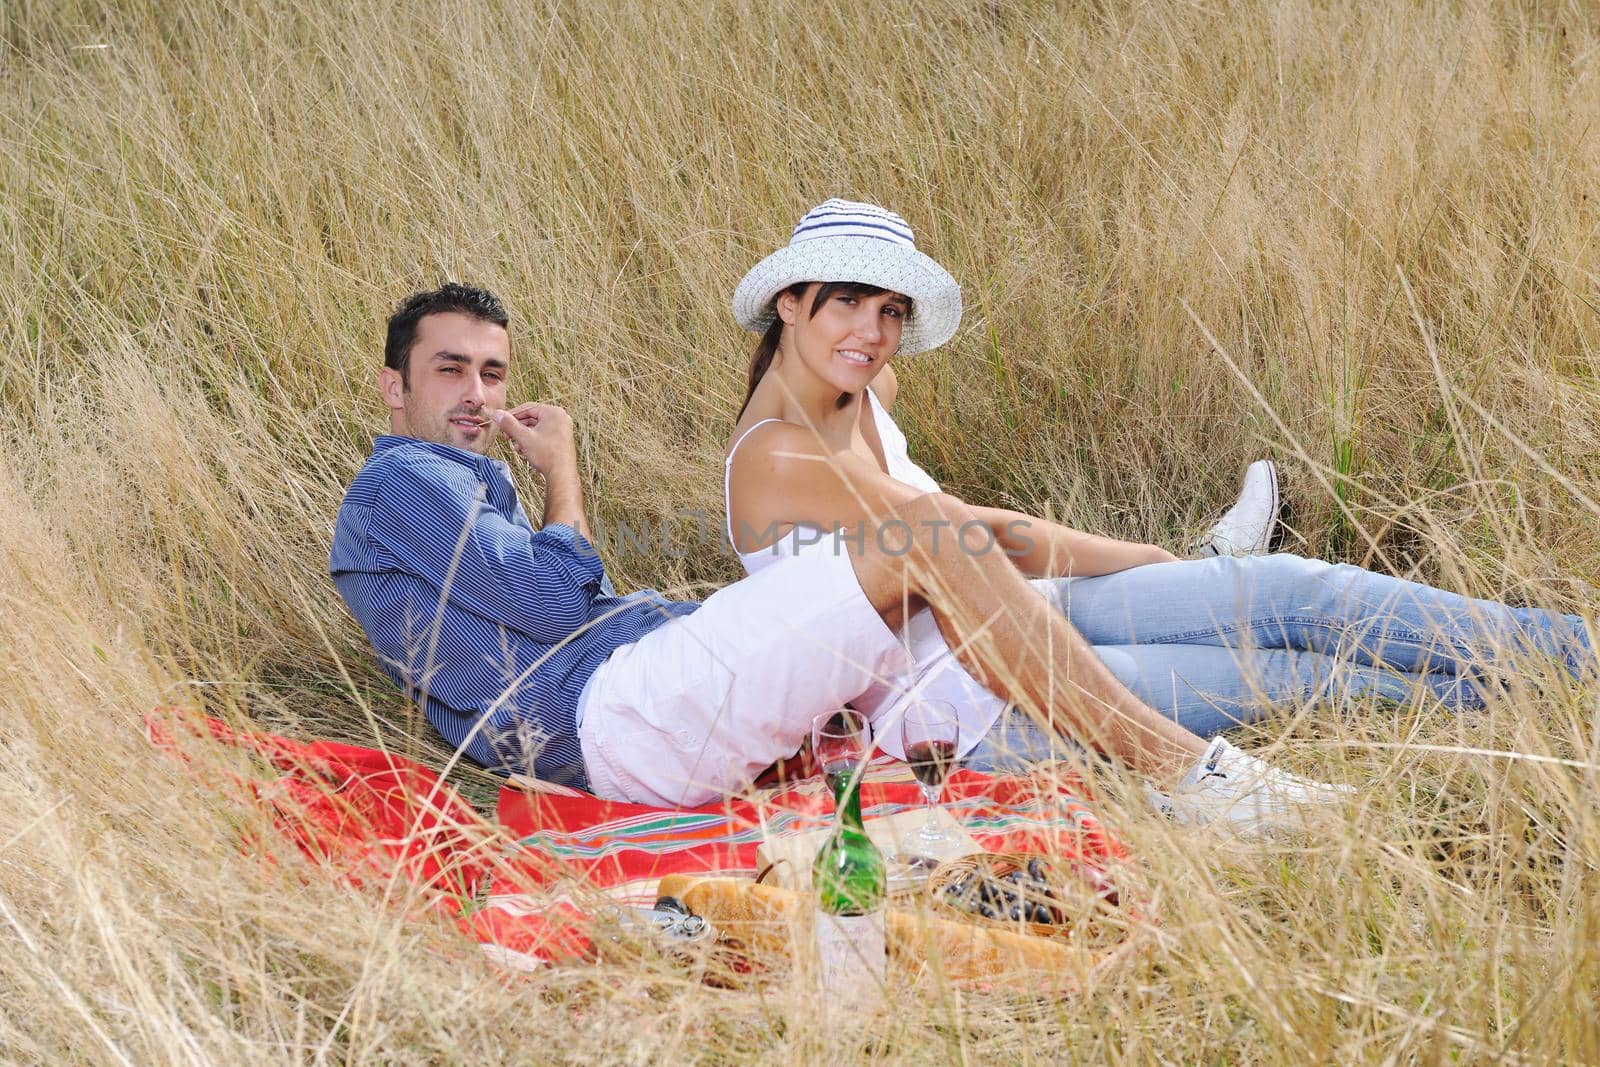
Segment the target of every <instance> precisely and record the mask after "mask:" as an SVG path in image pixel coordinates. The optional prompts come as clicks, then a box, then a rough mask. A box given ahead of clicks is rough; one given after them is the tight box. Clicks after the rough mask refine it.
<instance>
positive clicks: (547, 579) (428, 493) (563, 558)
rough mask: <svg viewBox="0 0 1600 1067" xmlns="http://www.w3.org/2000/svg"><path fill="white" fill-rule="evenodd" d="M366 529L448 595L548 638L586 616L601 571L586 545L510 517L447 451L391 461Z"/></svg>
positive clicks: (568, 632) (577, 624) (568, 629)
mask: <svg viewBox="0 0 1600 1067" xmlns="http://www.w3.org/2000/svg"><path fill="white" fill-rule="evenodd" d="M368 533H369V535H370V536H371V537H372V539H373V540H374V541H375V542H377V544H378V545H380V546H381V547H382V548H383V549H384V550H386V551H387V552H388V553H389V554H390V555H392V556H393V557H394V558H395V559H396V560H397V561H399V563H400V565H401V567H402V568H404V569H405V570H408V571H410V572H412V573H414V574H417V575H419V576H421V577H423V578H424V579H425V580H427V581H430V582H432V583H433V584H435V585H437V586H438V587H439V588H440V589H441V590H442V591H443V593H444V596H445V598H446V599H447V600H449V602H450V603H452V604H454V605H456V606H457V607H460V608H463V609H465V610H467V611H471V612H473V613H474V614H477V615H481V616H483V617H484V618H486V619H492V620H494V621H495V622H499V623H503V624H505V625H506V626H510V627H512V628H513V629H516V630H520V631H522V632H523V633H525V634H527V635H528V636H530V637H532V638H533V639H534V640H536V641H543V642H546V643H550V644H553V643H555V642H557V641H561V640H563V639H565V638H567V637H569V636H571V635H572V633H573V632H574V631H576V630H577V629H578V628H579V627H581V626H583V625H584V624H585V623H586V622H588V620H589V608H590V605H591V603H592V601H593V596H594V594H595V592H596V591H597V590H598V589H599V588H600V587H601V583H602V581H603V580H604V578H605V571H604V569H603V568H602V566H601V564H600V558H599V556H597V555H595V554H594V553H593V551H592V550H591V551H583V550H582V548H583V547H587V546H578V547H575V546H574V545H573V544H572V543H571V542H570V541H569V540H568V538H567V537H566V536H565V531H552V530H541V531H540V532H538V533H533V532H532V531H530V530H529V529H528V528H527V527H526V526H525V525H522V524H520V523H514V522H511V521H509V520H508V519H507V518H506V517H505V516H504V515H502V514H500V513H499V512H498V511H496V510H495V509H494V508H493V507H490V506H489V504H488V503H487V502H486V501H485V500H484V499H483V496H482V489H481V487H480V486H479V484H478V482H477V480H476V479H475V478H474V477H473V476H472V472H471V471H470V470H469V469H468V468H466V467H463V466H461V465H459V464H455V463H450V462H449V461H446V460H436V461H432V462H429V461H426V460H424V461H422V462H411V463H405V464H396V465H395V466H394V467H393V468H392V469H391V470H389V471H388V472H387V473H386V475H385V478H384V486H383V490H382V492H381V493H380V494H379V496H378V500H377V503H376V504H375V506H374V507H373V509H372V520H371V525H370V527H369V529H368Z"/></svg>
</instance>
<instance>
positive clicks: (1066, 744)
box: [963, 644, 1482, 773]
mask: <svg viewBox="0 0 1600 1067" xmlns="http://www.w3.org/2000/svg"><path fill="white" fill-rule="evenodd" d="M1094 651H1095V654H1096V655H1097V656H1099V657H1100V659H1101V660H1102V661H1103V662H1104V663H1105V665H1106V666H1107V667H1109V668H1110V669H1111V673H1113V674H1115V675H1116V676H1117V679H1118V681H1120V682H1122V684H1123V685H1125V686H1127V687H1128V688H1129V689H1130V690H1132V691H1133V693H1134V694H1135V695H1136V696H1138V697H1139V699H1141V700H1143V701H1144V702H1145V703H1146V704H1149V705H1150V706H1151V707H1152V708H1155V709H1156V710H1157V711H1159V712H1161V713H1162V714H1164V715H1169V716H1171V717H1172V718H1174V719H1176V720H1177V721H1178V722H1179V723H1180V724H1181V725H1182V726H1183V727H1184V728H1185V729H1187V730H1189V731H1190V732H1192V733H1195V734H1198V735H1200V736H1201V737H1213V736H1215V735H1217V734H1219V733H1221V732H1222V731H1224V730H1228V729H1231V728H1233V727H1235V726H1243V725H1247V724H1249V723H1252V722H1256V721H1258V720H1259V719H1261V718H1262V717H1264V716H1265V715H1266V714H1267V712H1268V711H1269V710H1270V709H1271V708H1272V707H1273V706H1275V705H1283V704H1304V703H1308V702H1311V701H1319V700H1331V699H1335V698H1337V699H1341V700H1347V701H1353V700H1361V699H1365V698H1369V697H1378V698H1381V699H1383V700H1388V701H1392V702H1394V703H1397V704H1400V703H1405V702H1406V701H1408V700H1411V699H1412V698H1413V697H1415V695H1416V694H1417V692H1418V691H1419V690H1426V691H1427V692H1429V693H1431V695H1432V696H1433V697H1434V698H1435V699H1437V700H1439V701H1440V702H1442V703H1443V704H1445V705H1446V706H1448V707H1452V708H1476V707H1481V706H1482V699H1481V698H1480V697H1479V696H1478V694H1477V693H1476V691H1475V690H1474V689H1473V688H1472V686H1471V685H1470V684H1468V682H1467V680H1466V679H1465V678H1464V677H1461V676H1457V675H1452V674H1443V673H1435V674H1416V673H1410V672H1405V671H1392V670H1385V669H1383V668H1381V667H1371V666H1361V665H1359V664H1352V663H1349V662H1346V661H1343V660H1340V659H1338V658H1336V657H1333V656H1324V655H1322V654H1321V653H1318V652H1295V651H1290V650H1287V649H1256V650H1253V651H1240V650H1234V649H1229V648H1222V647H1220V646H1216V645H1177V644H1168V645H1097V646H1095V649H1094ZM1079 752H1081V750H1080V749H1078V748H1077V747H1076V746H1075V745H1073V743H1072V742H1070V741H1068V740H1065V739H1064V738H1062V737H1060V736H1059V735H1053V734H1051V733H1050V732H1048V731H1045V730H1043V729H1041V728H1039V727H1038V725H1037V724H1036V723H1035V722H1034V721H1033V719H1032V718H1031V717H1030V716H1028V715H1025V714H1022V713H1020V712H1018V711H1016V710H1015V709H1009V710H1006V711H1004V712H1003V713H1001V714H999V715H998V719H997V721H996V722H995V723H994V725H993V726H992V727H991V728H990V729H989V730H988V732H987V733H985V734H984V735H983V737H982V739H981V740H980V741H978V742H977V744H976V745H975V747H973V749H972V750H971V751H970V752H969V753H968V754H967V755H966V758H965V759H964V760H963V763H964V765H965V766H968V767H971V768H973V769H974V770H980V771H999V772H1008V773H1016V772H1020V771H1021V770H1022V769H1024V768H1026V767H1028V766H1030V765H1032V764H1035V763H1040V762H1043V761H1045V760H1048V759H1060V758H1063V757H1067V756H1071V755H1075V754H1078V753H1079Z"/></svg>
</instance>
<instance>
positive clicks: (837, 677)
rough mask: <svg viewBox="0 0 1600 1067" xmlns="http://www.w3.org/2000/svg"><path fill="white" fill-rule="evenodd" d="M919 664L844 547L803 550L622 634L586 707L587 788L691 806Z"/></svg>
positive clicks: (757, 769) (582, 711) (733, 786)
mask: <svg viewBox="0 0 1600 1067" xmlns="http://www.w3.org/2000/svg"><path fill="white" fill-rule="evenodd" d="M911 668H912V663H911V660H910V658H909V657H908V656H907V654H906V651H905V649H904V647H903V646H902V645H901V643H900V639H899V638H898V637H896V636H895V634H894V632H893V631H891V630H890V629H889V628H888V627H887V626H885V625H884V622H883V619H882V618H881V617H880V616H879V615H878V613H877V611H876V610H875V609H874V608H873V606H872V604H871V602H869V601H868V600H867V597H866V594H865V593H863V592H862V591H861V584H860V583H859V582H858V581H857V580H856V574H855V567H854V566H853V565H852V563H851V560H850V556H849V554H847V553H832V552H810V553H801V554H800V555H797V556H794V557H793V558H790V559H786V560H784V561H782V562H781V563H775V564H772V565H771V566H768V567H764V568H762V569H761V570H760V571H758V572H757V573H755V574H753V575H751V576H750V577H748V578H746V579H744V580H743V581H740V582H735V583H734V584H733V585H730V586H728V587H727V588H725V589H721V590H718V591H717V592H716V593H713V594H712V595H711V597H710V599H708V600H707V601H706V602H705V603H704V604H702V605H701V606H700V608H699V609H698V610H696V611H695V612H694V613H693V614H691V615H686V616H684V617H682V618H678V619H674V620H672V621H671V622H669V623H666V624H665V625H663V626H661V627H658V628H657V629H655V630H652V631H650V632H649V633H648V634H645V636H644V637H642V638H641V639H639V640H638V641H636V642H634V643H633V644H631V645H624V646H623V647H622V648H619V649H617V651H616V652H614V653H612V655H611V658H610V659H608V660H606V662H605V663H603V664H602V665H601V667H600V669H599V670H598V671H596V672H595V674H594V677H593V678H591V679H590V680H589V684H588V686H587V687H586V688H585V690H584V694H583V696H582V698H581V699H580V702H579V705H578V714H579V717H580V725H579V727H578V740H579V743H580V744H581V745H582V746H583V760H584V765H585V768H586V769H587V770H588V773H589V788H590V790H591V791H592V792H594V793H595V794H596V795H598V796H601V797H605V798H606V799H610V800H626V801H632V802H634V803H639V804H653V805H657V806H661V807H692V806H694V805H696V804H703V803H705V802H706V801H708V800H711V799H713V798H715V797H718V796H722V795H724V794H726V793H730V792H733V791H735V790H737V789H739V788H741V787H742V786H744V785H745V784H746V783H747V782H749V781H750V780H751V779H753V778H754V777H756V776H757V775H759V774H760V773H761V772H762V771H763V770H765V769H766V768H767V767H768V766H769V765H770V764H771V763H772V762H773V761H775V760H778V759H782V758H784V757H787V756H790V755H792V754H793V753H794V752H795V751H796V750H797V749H799V748H800V745H801V743H802V742H803V741H804V740H805V738H806V736H807V734H808V733H809V731H810V729H811V721H812V719H814V718H815V717H816V716H817V715H819V714H821V713H822V712H825V711H831V710H833V709H835V708H838V707H840V706H842V705H843V704H845V703H846V702H848V701H851V700H853V699H854V698H855V697H857V696H858V695H860V694H861V693H863V692H864V691H866V690H867V689H869V688H870V687H871V686H872V685H873V683H874V682H879V681H881V680H884V679H892V678H897V677H904V676H905V675H906V674H907V673H908V672H909V671H910V670H911Z"/></svg>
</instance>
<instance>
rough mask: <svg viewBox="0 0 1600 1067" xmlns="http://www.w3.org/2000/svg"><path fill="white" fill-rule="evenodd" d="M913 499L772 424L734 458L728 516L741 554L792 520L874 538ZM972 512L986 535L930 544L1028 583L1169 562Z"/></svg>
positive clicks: (1121, 544)
mask: <svg viewBox="0 0 1600 1067" xmlns="http://www.w3.org/2000/svg"><path fill="white" fill-rule="evenodd" d="M921 495H922V493H921V491H920V490H917V489H913V488H912V487H911V486H908V485H906V484H904V483H902V482H897V481H895V480H894V479H893V478H891V477H889V476H888V475H887V474H885V473H883V471H882V470H881V469H879V467H878V466H877V464H875V463H873V462H872V461H870V460H868V459H865V458H863V457H861V456H857V455H854V454H851V453H830V452H828V451H827V450H826V449H825V448H824V447H823V446H822V443H821V442H820V441H819V440H818V439H817V437H816V435H815V434H813V433H812V432H811V431H810V430H808V429H806V428H804V427H802V426H795V425H793V424H791V423H770V424H768V425H766V426H762V427H760V428H759V429H757V430H755V431H753V432H752V433H751V434H750V436H749V438H748V439H746V440H745V441H744V442H743V443H742V444H741V445H740V447H739V450H738V451H737V452H735V453H734V457H733V471H732V474H731V483H730V497H731V504H732V514H731V516H730V519H731V520H732V522H731V525H732V527H733V530H734V536H735V544H736V546H737V548H738V550H739V551H741V552H754V551H757V550H759V549H762V548H765V547H767V546H768V545H770V544H772V543H773V542H774V541H776V540H777V539H778V538H780V537H782V536H783V535H784V534H785V533H787V532H788V529H789V527H790V525H792V524H794V523H804V524H806V525H810V526H816V527H819V528H821V529H824V530H840V529H842V530H844V531H845V533H846V534H847V535H850V536H852V537H854V536H859V535H860V533H861V532H863V531H864V532H865V536H867V537H871V538H876V537H877V536H878V524H879V523H881V522H883V521H884V520H885V519H887V518H888V517H889V516H891V515H892V513H893V512H894V510H895V509H896V508H897V507H899V506H900V505H901V504H904V503H906V502H907V501H909V500H912V499H914V498H916V497H918V496H921ZM974 510H975V511H976V512H977V515H978V517H979V519H981V520H982V522H983V523H984V524H985V525H986V526H987V527H988V532H987V534H986V533H984V532H980V531H976V530H966V531H962V530H950V531H948V535H947V537H946V536H943V535H940V536H939V540H938V543H943V544H948V545H949V546H950V547H949V550H950V551H952V552H959V551H966V552H978V551H992V550H995V549H999V550H1002V551H1004V552H1006V554H1007V555H1008V556H1010V557H1011V560H1012V562H1013V563H1015V564H1016V565H1017V568H1018V569H1019V570H1021V571H1022V572H1023V573H1024V574H1028V575H1033V576H1036V577H1061V576H1066V575H1077V576H1082V577H1088V576H1091V575H1096V574H1110V573H1111V572H1113V571H1120V570H1126V569H1127V568H1129V567H1137V566H1141V565H1143V564H1146V563H1160V562H1166V561H1170V560H1173V559H1176V558H1177V557H1175V556H1173V555H1172V554H1171V553H1169V552H1166V551H1164V550H1163V549H1160V548H1157V547H1156V546H1154V545H1141V544H1136V543H1133V542H1130V541H1118V540H1116V539H1115V538H1110V537H1101V536H1098V535H1096V534H1089V533H1084V532H1082V531H1081V530H1074V529H1071V528H1070V527H1066V526H1063V525H1061V524H1060V523H1056V522H1049V521H1047V520H1045V519H1040V518H1037V517H1035V516H1032V515H1026V514H1024V513H1022V512H1020V511H1007V510H1004V509H1001V508H975V509H974Z"/></svg>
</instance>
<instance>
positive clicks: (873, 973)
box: [811, 771, 888, 996]
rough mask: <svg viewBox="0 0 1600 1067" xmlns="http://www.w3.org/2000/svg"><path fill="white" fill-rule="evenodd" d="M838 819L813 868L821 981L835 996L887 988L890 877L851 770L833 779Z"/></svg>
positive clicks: (823, 986) (866, 992)
mask: <svg viewBox="0 0 1600 1067" xmlns="http://www.w3.org/2000/svg"><path fill="white" fill-rule="evenodd" d="M828 778H829V784H831V785H832V786H833V787H834V806H835V808H836V810H837V811H838V818H837V819H836V820H835V822H834V830H833V833H832V834H831V835H829V837H828V840H827V843H825V844H824V845H823V846H822V849H821V851H819V852H818V853H817V858H816V860H815V861H814V862H813V863H812V865H811V884H812V887H813V888H814V889H815V891H816V894H817V908H816V915H815V919H816V947H817V963H818V967H817V977H818V979H819V981H820V982H821V986H822V988H823V989H824V990H826V991H827V993H828V995H829V996H839V995H841V994H843V995H863V996H864V995H867V994H871V993H876V992H878V991H879V990H881V989H882V988H883V981H884V975H885V973H886V971H887V969H888V956H887V952H886V946H885V943H884V926H883V920H884V898H885V896H886V895H887V892H886V889H887V873H886V870H885V867H884V862H883V854H882V853H881V852H879V851H878V846H877V845H874V844H873V843H872V839H871V838H870V837H868V836H867V832H866V830H865V829H863V828H862V825H861V793H860V790H859V786H858V782H857V781H856V776H855V775H854V774H853V773H850V772H848V771H847V772H844V773H835V774H830V775H829V776H828Z"/></svg>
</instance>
